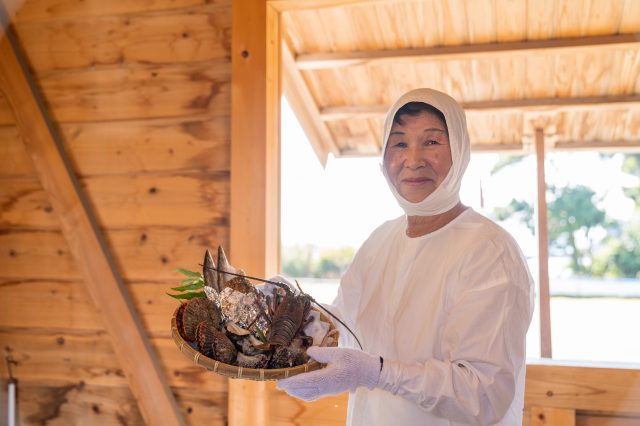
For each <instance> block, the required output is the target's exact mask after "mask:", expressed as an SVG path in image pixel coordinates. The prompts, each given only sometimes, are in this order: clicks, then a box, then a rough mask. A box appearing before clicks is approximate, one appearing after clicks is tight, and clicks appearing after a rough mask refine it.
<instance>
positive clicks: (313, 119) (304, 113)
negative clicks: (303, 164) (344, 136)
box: [282, 41, 339, 167]
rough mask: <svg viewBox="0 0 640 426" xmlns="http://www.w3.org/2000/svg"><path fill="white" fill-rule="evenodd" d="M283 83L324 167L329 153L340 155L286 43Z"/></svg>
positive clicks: (283, 53)
mask: <svg viewBox="0 0 640 426" xmlns="http://www.w3.org/2000/svg"><path fill="white" fill-rule="evenodd" d="M282 83H283V89H284V95H285V96H286V98H287V100H288V101H289V104H290V105H291V108H292V109H293V112H294V113H295V114H296V117H297V118H298V122H299V123H300V125H301V126H302V129H303V130H304V132H305V134H306V135H307V138H308V139H309V142H310V143H311V147H312V148H313V151H314V152H315V153H316V156H317V157H318V159H319V160H320V163H322V166H323V167H324V166H325V165H326V163H327V157H328V154H329V152H331V153H332V154H333V155H338V154H339V151H338V148H337V146H336V143H335V141H334V139H333V136H332V135H331V132H329V129H328V128H327V125H326V123H325V122H324V121H323V120H322V118H321V117H320V111H319V110H318V107H317V105H316V102H315V100H314V99H313V96H312V95H311V92H310V91H309V88H308V86H307V84H306V83H305V81H304V79H303V78H302V75H301V73H300V70H298V68H296V65H295V62H294V60H293V55H292V53H291V49H290V48H289V46H287V43H285V42H284V41H283V42H282Z"/></svg>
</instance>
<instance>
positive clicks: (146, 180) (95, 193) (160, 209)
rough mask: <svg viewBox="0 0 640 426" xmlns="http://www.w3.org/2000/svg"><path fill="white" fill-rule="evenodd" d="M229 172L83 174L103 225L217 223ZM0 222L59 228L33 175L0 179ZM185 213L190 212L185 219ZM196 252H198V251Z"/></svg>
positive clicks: (224, 207)
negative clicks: (120, 174)
mask: <svg viewBox="0 0 640 426" xmlns="http://www.w3.org/2000/svg"><path fill="white" fill-rule="evenodd" d="M227 176H228V174H227V172H223V173H222V175H220V174H209V175H206V174H187V175H140V176H119V175H114V176H95V177H91V178H87V179H82V180H81V183H82V186H83V187H84V188H85V190H86V191H87V193H88V194H89V197H90V202H91V204H92V206H93V208H94V209H95V213H96V216H97V218H98V222H99V223H100V225H101V226H103V227H132V226H194V227H197V226H220V225H226V224H227V223H228V218H229V182H228V180H227V179H228V177H227ZM2 182H3V185H0V205H2V207H3V209H2V210H1V211H0V227H6V226H27V227H38V228H42V229H57V228H58V227H59V222H58V218H57V217H56V211H55V209H54V208H53V207H52V203H50V197H49V196H48V195H47V193H46V192H45V191H44V190H43V189H42V187H41V185H40V183H39V182H38V181H37V180H35V179H30V178H22V179H4V180H3V181H2ZM185 212H189V219H188V223H185ZM198 257H200V256H198Z"/></svg>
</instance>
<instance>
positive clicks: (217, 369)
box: [171, 305, 338, 381]
mask: <svg viewBox="0 0 640 426" xmlns="http://www.w3.org/2000/svg"><path fill="white" fill-rule="evenodd" d="M178 309H180V305H178V307H177V308H176V309H175V311H174V312H173V316H172V317H171V335H172V337H173V341H174V342H175V344H176V346H177V347H178V349H180V352H182V353H183V354H184V355H185V356H186V357H187V358H190V359H191V360H192V361H193V362H194V363H195V364H197V365H199V366H201V367H203V368H206V369H207V370H209V371H213V372H214V373H216V374H220V375H222V376H225V377H229V378H231V379H249V380H255V381H266V380H279V379H286V378H287V377H292V376H295V375H297V374H302V373H306V372H309V371H314V370H319V369H321V368H324V366H325V364H321V363H319V362H318V361H315V360H313V359H312V360H310V361H309V362H307V363H305V364H302V365H297V366H295V367H290V368H246V367H240V366H237V365H231V364H226V363H224V362H221V361H218V360H215V359H213V358H209V357H208V356H206V355H204V354H202V353H201V352H199V351H197V350H196V349H194V348H193V347H192V346H191V344H190V343H189V342H187V341H186V340H184V339H183V338H182V336H181V335H180V333H179V332H178V326H177V323H176V315H177V313H178ZM320 318H321V319H322V320H323V321H327V322H328V323H329V330H330V331H331V330H335V326H334V324H333V322H332V321H331V320H330V319H329V318H328V317H327V316H326V315H325V314H324V313H323V312H320ZM337 344H338V332H337V331H336V335H335V337H334V340H333V343H332V345H331V346H337Z"/></svg>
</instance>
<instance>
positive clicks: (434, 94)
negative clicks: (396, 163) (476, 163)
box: [382, 89, 470, 216]
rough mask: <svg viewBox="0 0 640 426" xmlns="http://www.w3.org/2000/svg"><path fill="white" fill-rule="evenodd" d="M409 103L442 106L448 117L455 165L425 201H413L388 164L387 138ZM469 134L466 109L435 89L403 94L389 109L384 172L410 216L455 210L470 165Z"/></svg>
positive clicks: (401, 204)
mask: <svg viewBox="0 0 640 426" xmlns="http://www.w3.org/2000/svg"><path fill="white" fill-rule="evenodd" d="M409 102H424V103H425V104H428V105H431V106H433V107H435V108H437V109H439V110H440V111H441V112H442V113H443V114H444V118H445V120H446V122H447V123H446V124H447V129H448V131H449V143H450V146H451V160H452V165H451V169H449V173H447V176H446V177H445V178H444V181H442V183H441V184H440V185H439V186H438V187H437V188H436V189H435V190H434V191H433V192H432V193H431V194H429V195H428V196H427V197H426V198H425V199H424V200H422V201H420V202H418V203H412V202H410V201H408V200H407V199H406V198H404V197H403V196H402V195H400V194H399V193H398V190H397V189H396V187H395V186H394V185H393V183H392V182H391V180H390V179H389V176H387V171H386V169H385V167H384V154H385V151H386V149H387V140H388V139H389V133H390V132H391V126H392V125H393V117H394V116H395V115H396V112H397V111H398V110H399V109H400V108H402V107H403V106H404V105H406V104H408V103H409ZM469 151H470V147H469V133H468V131H467V119H466V118H465V114H464V110H463V109H462V107H461V106H460V104H458V102H456V101H455V99H453V98H452V97H451V96H449V95H447V94H445V93H442V92H438V91H437V90H433V89H415V90H412V91H410V92H407V93H405V94H404V95H402V96H401V97H400V98H399V99H398V100H396V101H395V103H394V104H393V105H392V106H391V108H389V111H387V117H386V118H385V121H384V133H383V135H382V172H383V173H384V177H385V178H386V179H387V183H388V184H389V188H390V189H391V192H392V193H393V195H394V197H396V200H398V204H400V207H402V209H403V210H404V212H405V213H406V214H407V216H433V215H436V214H440V213H444V212H446V211H448V210H451V209H452V208H453V207H454V206H455V205H456V204H458V202H459V201H460V183H461V182H462V176H463V175H464V172H465V170H466V169H467V164H469V156H470V153H469Z"/></svg>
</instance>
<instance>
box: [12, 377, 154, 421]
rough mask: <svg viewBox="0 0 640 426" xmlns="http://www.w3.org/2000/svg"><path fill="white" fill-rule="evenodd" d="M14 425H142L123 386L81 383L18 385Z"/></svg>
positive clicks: (139, 414)
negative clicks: (16, 423)
mask: <svg viewBox="0 0 640 426" xmlns="http://www.w3.org/2000/svg"><path fill="white" fill-rule="evenodd" d="M19 389H20V391H19V392H18V405H19V407H20V409H19V410H18V416H19V418H18V424H21V425H35V424H47V425H79V424H83V425H92V424H99V425H109V426H117V425H122V423H123V421H125V420H124V419H126V424H127V425H140V426H142V425H144V424H145V422H144V420H143V417H142V416H141V413H140V411H139V410H138V408H137V406H136V401H135V398H134V397H133V395H132V394H131V391H130V390H129V388H128V387H126V386H117V387H116V386H94V385H86V384H84V383H82V382H76V383H71V384H69V383H67V382H63V383H55V382H54V383H50V384H49V385H47V384H43V383H33V382H27V381H25V382H22V381H21V382H20V383H19Z"/></svg>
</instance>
